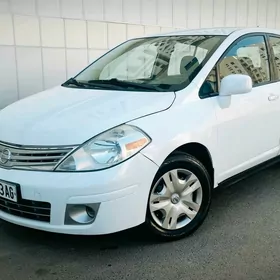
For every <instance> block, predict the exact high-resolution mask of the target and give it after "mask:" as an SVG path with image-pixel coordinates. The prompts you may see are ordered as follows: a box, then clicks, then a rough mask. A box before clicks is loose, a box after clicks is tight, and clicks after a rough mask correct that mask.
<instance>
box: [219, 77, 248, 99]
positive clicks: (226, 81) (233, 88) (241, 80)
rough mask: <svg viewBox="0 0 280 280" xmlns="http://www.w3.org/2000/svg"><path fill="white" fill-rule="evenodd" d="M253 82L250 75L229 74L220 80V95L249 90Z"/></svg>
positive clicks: (242, 92)
mask: <svg viewBox="0 0 280 280" xmlns="http://www.w3.org/2000/svg"><path fill="white" fill-rule="evenodd" d="M252 89H253V82H252V79H251V77H250V76H248V75H241V74H231V75H228V76H226V77H225V78H223V79H222V81H221V87H220V92H219V95H220V96H230V95H235V94H244V93H248V92H251V91H252Z"/></svg>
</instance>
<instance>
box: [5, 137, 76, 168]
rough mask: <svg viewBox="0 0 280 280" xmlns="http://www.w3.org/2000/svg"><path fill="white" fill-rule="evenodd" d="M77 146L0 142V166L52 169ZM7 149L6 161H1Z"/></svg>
mask: <svg viewBox="0 0 280 280" xmlns="http://www.w3.org/2000/svg"><path fill="white" fill-rule="evenodd" d="M75 148H77V146H57V147H55V146H22V145H16V144H11V143H6V142H0V167H1V168H5V169H20V170H34V171H53V170H54V169H55V167H56V166H57V165H58V164H59V163H60V162H61V161H62V160H64V159H65V158H66V157H67V156H68V155H69V154H70V153H71V152H72V151H73V150H74V149H75ZM7 150H8V151H9V154H10V158H9V159H8V161H7V162H5V161H6V159H5V161H4V160H2V161H1V155H2V154H3V152H4V151H7Z"/></svg>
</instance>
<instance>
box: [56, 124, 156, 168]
mask: <svg viewBox="0 0 280 280" xmlns="http://www.w3.org/2000/svg"><path fill="white" fill-rule="evenodd" d="M150 142H151V139H150V138H149V137H148V136H147V135H146V134H145V133H144V132H143V131H142V130H140V129H139V128H137V127H135V126H130V125H121V126H118V127H115V128H113V129H111V130H108V131H106V132H104V133H102V134H99V135H98V136H96V137H94V138H92V139H91V140H89V141H88V142H86V143H85V144H84V145H83V146H82V147H81V148H79V149H78V150H76V151H75V152H74V153H73V154H71V155H69V156H68V157H67V158H66V159H65V160H64V161H63V162H62V163H61V164H60V165H59V166H58V167H57V168H56V171H93V170H100V169H105V168H108V167H112V166H114V165H116V164H118V163H121V162H123V161H125V160H126V159H128V158H130V157H132V156H133V155H135V154H137V153H138V152H139V151H140V150H142V149H143V148H144V147H145V146H147V145H148V144H149V143H150Z"/></svg>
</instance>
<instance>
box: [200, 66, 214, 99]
mask: <svg viewBox="0 0 280 280" xmlns="http://www.w3.org/2000/svg"><path fill="white" fill-rule="evenodd" d="M217 92H218V81H217V72H216V66H215V67H214V68H213V69H212V70H211V72H210V73H209V75H208V76H207V78H206V80H205V81H204V83H203V84H202V86H201V88H200V91H199V96H200V97H201V98H205V97H208V96H211V95H216V94H217Z"/></svg>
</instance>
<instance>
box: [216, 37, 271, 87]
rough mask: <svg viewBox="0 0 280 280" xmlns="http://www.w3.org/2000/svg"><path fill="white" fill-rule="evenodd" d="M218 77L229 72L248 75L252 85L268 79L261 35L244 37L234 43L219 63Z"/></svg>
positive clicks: (267, 68) (265, 51) (265, 53)
mask: <svg viewBox="0 0 280 280" xmlns="http://www.w3.org/2000/svg"><path fill="white" fill-rule="evenodd" d="M219 74H220V79H222V78H224V77H226V76H228V75H230V74H245V75H249V76H250V77H251V78H252V80H253V85H257V84H260V83H264V82H268V81H269V80H270V72H269V63H268V54H267V48H266V44H265V40H264V37H263V36H252V37H247V38H244V39H243V40H241V41H239V42H238V43H236V44H234V45H233V46H232V47H231V48H230V49H229V51H228V52H227V53H226V55H225V56H224V58H223V59H222V61H221V62H220V65H219Z"/></svg>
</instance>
